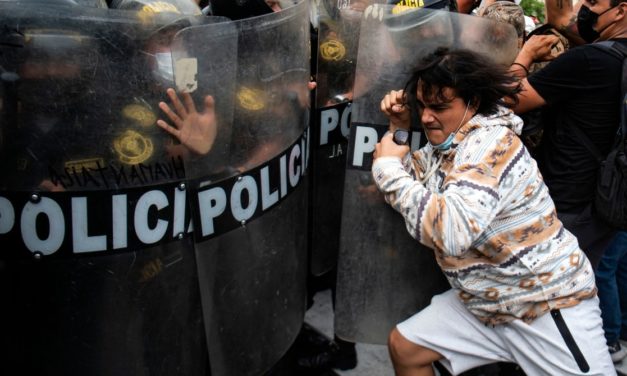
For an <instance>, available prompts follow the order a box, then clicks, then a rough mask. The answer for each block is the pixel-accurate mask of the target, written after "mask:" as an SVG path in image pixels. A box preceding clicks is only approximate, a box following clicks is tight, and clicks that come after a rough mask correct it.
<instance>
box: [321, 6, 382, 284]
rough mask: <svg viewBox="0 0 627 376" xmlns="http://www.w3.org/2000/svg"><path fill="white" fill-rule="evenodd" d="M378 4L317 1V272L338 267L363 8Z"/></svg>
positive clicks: (322, 272) (324, 271)
mask: <svg viewBox="0 0 627 376" xmlns="http://www.w3.org/2000/svg"><path fill="white" fill-rule="evenodd" d="M377 2H383V0H379V1H377V0H360V1H353V2H340V1H336V0H321V1H319V2H318V4H317V6H318V9H317V12H316V13H317V28H318V48H317V51H318V56H317V72H316V83H317V87H316V105H315V109H314V111H313V116H312V132H311V133H312V153H311V155H312V161H311V166H310V174H309V175H310V184H311V188H310V193H309V194H310V203H309V218H310V220H309V249H310V271H311V273H312V274H313V275H315V276H319V275H322V274H324V273H326V272H328V271H329V270H331V269H333V268H334V267H335V266H336V265H337V254H338V249H339V241H340V224H341V222H340V221H341V209H342V189H343V187H344V171H345V166H346V148H347V143H348V134H349V129H348V126H349V124H350V116H351V111H352V98H353V83H354V79H355V66H356V63H357V46H358V43H359V30H360V27H359V25H360V23H361V16H362V13H363V11H364V10H365V9H366V8H367V7H368V6H369V5H370V4H374V3H377Z"/></svg>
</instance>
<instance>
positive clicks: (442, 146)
mask: <svg viewBox="0 0 627 376" xmlns="http://www.w3.org/2000/svg"><path fill="white" fill-rule="evenodd" d="M469 105H470V102H468V103H467V104H466V110H465V111H464V116H462V120H460V122H459V125H458V126H457V129H455V131H454V132H451V134H449V135H448V137H447V138H446V140H444V142H441V143H439V144H437V145H434V144H433V143H432V142H431V140H429V143H430V144H431V146H432V147H433V148H434V149H436V150H440V151H446V150H448V149H450V148H451V146H452V145H453V140H454V139H455V134H456V133H457V131H458V130H459V128H461V126H462V124H463V122H464V119H465V118H466V114H467V113H468V106H469ZM425 135H426V134H425ZM427 139H428V137H427Z"/></svg>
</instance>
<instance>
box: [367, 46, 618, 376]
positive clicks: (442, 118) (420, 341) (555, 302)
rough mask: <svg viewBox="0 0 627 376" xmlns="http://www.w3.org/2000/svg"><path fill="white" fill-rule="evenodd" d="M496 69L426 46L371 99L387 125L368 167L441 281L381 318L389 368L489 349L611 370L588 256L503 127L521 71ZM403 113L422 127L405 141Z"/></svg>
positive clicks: (512, 357)
mask: <svg viewBox="0 0 627 376" xmlns="http://www.w3.org/2000/svg"><path fill="white" fill-rule="evenodd" d="M506 69H507V68H505V67H501V66H498V65H496V64H494V63H493V62H491V61H490V60H488V59H487V58H485V57H482V56H480V55H478V54H475V53H473V52H471V51H466V50H455V51H452V50H447V49H439V50H437V51H435V52H434V53H432V54H430V55H428V56H427V57H425V58H424V59H423V60H422V62H421V63H420V65H419V67H418V68H417V69H416V70H415V71H414V73H413V75H412V76H411V78H410V80H409V81H408V83H407V85H406V87H405V89H404V90H400V91H392V92H390V93H389V94H388V95H386V97H385V98H384V99H383V100H382V102H381V110H382V111H383V112H384V113H385V114H386V115H387V116H388V118H389V120H390V132H388V134H386V135H385V136H384V137H383V138H382V140H381V142H380V143H379V144H377V146H376V150H375V155H374V157H375V161H374V164H373V167H372V173H373V176H374V180H375V182H376V184H377V187H378V188H379V190H380V191H381V192H382V193H383V194H384V196H385V200H386V201H387V202H388V203H389V204H390V206H392V207H393V208H394V209H395V210H396V211H398V212H399V213H400V214H401V215H402V216H403V218H404V220H405V225H406V227H407V230H408V232H409V233H410V235H411V236H412V237H414V238H415V239H416V240H418V241H419V242H421V243H422V244H424V245H426V246H428V247H429V248H431V249H433V251H434V253H435V257H436V259H437V262H438V264H439V266H440V268H441V269H442V271H443V273H444V274H445V276H446V277H447V278H448V280H449V282H450V284H451V289H450V290H449V291H447V292H445V293H443V294H440V295H437V296H435V297H433V299H432V301H431V304H430V305H429V306H428V307H427V308H425V309H424V310H422V311H420V312H418V313H417V314H415V315H414V316H412V317H410V318H409V319H407V320H406V321H404V322H401V323H400V324H398V325H397V327H396V328H395V329H393V331H392V332H391V334H390V337H389V350H390V356H391V358H392V361H393V363H394V369H395V371H396V373H397V375H433V369H432V363H433V362H435V361H440V362H441V363H442V364H443V365H444V366H445V367H446V368H447V369H448V370H449V371H450V372H451V373H453V374H459V373H460V372H463V371H465V370H468V369H471V368H474V367H477V366H480V365H483V364H488V363H494V362H513V363H517V364H518V365H519V366H520V367H521V368H522V369H523V371H524V372H525V373H526V374H528V375H583V374H586V375H599V376H600V375H604V376H605V375H614V374H615V371H614V367H613V365H612V361H611V360H610V358H609V355H608V352H607V347H606V345H605V339H604V337H603V329H602V325H601V317H600V311H599V303H598V298H597V297H596V291H597V290H596V286H595V282H594V274H593V271H592V267H591V265H590V262H589V261H588V259H587V258H586V256H585V254H584V253H583V252H582V251H581V249H580V248H579V246H578V244H577V240H576V238H575V237H574V236H573V235H572V234H571V233H569V232H568V231H567V230H566V229H564V227H563V225H562V223H561V222H560V221H559V219H558V218H557V215H556V212H555V206H554V204H553V201H552V200H551V197H550V196H549V192H548V189H547V187H546V185H545V184H544V182H543V181H542V177H541V175H540V173H539V171H538V168H537V165H536V163H535V161H534V160H533V159H532V158H531V157H530V155H529V153H528V151H527V149H526V148H525V147H524V146H523V144H522V142H521V140H520V139H519V138H518V136H516V134H515V132H514V131H519V130H520V128H521V127H522V121H521V120H520V118H519V117H517V116H516V115H514V113H513V112H512V111H511V110H510V109H509V108H507V107H506V104H507V103H512V102H515V100H516V99H515V98H516V94H517V93H518V92H519V91H520V85H519V83H518V82H517V80H516V79H515V78H512V77H511V75H510V74H508V73H507V71H506ZM412 113H413V116H412ZM411 119H415V120H417V121H419V123H420V124H421V125H422V127H423V129H424V132H425V135H426V136H427V139H428V141H429V142H428V144H427V145H426V146H424V147H423V148H421V149H420V150H418V151H416V152H414V153H410V150H409V147H408V146H406V145H404V144H403V142H402V141H403V140H404V139H405V138H404V137H402V136H403V133H404V132H403V130H407V129H409V125H410V122H411ZM395 135H396V137H395ZM395 140H396V142H395Z"/></svg>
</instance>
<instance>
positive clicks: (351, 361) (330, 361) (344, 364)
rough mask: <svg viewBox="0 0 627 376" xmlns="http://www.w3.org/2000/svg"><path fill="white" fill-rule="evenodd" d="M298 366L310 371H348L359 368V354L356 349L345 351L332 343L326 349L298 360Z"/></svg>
mask: <svg viewBox="0 0 627 376" xmlns="http://www.w3.org/2000/svg"><path fill="white" fill-rule="evenodd" d="M297 364H298V366H299V367H303V368H309V369H331V368H336V369H340V370H348V369H353V368H355V367H356V366H357V352H355V348H354V347H352V349H347V350H344V349H340V347H339V346H338V345H337V344H336V343H335V342H330V343H329V345H328V347H327V348H326V349H323V350H321V351H318V352H316V353H313V354H309V355H306V356H302V357H300V358H298V360H297Z"/></svg>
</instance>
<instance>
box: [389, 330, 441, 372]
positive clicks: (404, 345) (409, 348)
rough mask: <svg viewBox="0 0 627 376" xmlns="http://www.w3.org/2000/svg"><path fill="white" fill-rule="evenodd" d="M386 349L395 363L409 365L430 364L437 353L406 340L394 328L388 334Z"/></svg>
mask: <svg viewBox="0 0 627 376" xmlns="http://www.w3.org/2000/svg"><path fill="white" fill-rule="evenodd" d="M388 351H389V352H390V357H391V358H392V361H393V362H394V363H395V364H397V365H402V366H410V367H424V366H430V365H431V363H433V362H434V361H436V360H437V359H436V358H438V356H437V355H438V354H437V353H435V352H434V351H432V350H430V349H428V348H426V347H423V346H420V345H417V344H415V343H413V342H410V341H409V340H407V339H406V338H405V337H403V335H402V334H401V333H400V332H399V331H398V329H396V328H394V329H393V330H392V331H391V332H390V335H389V336H388Z"/></svg>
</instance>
